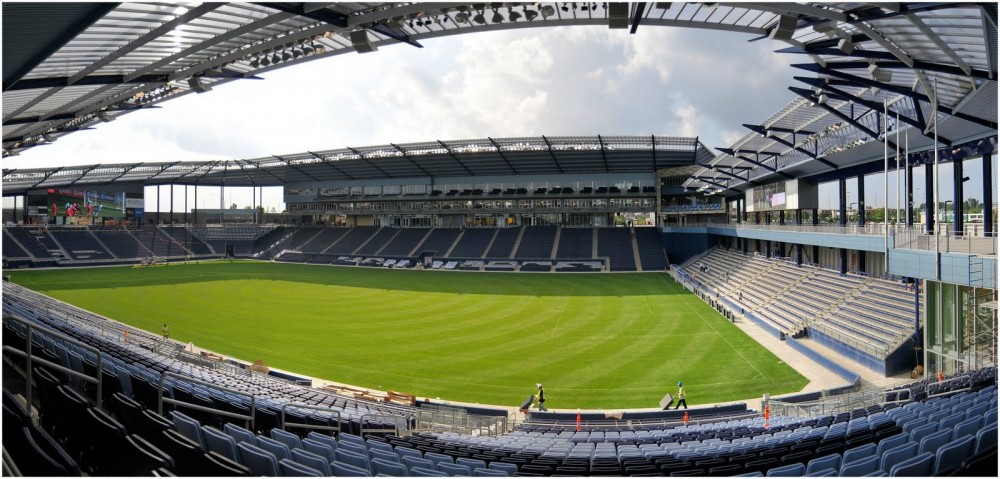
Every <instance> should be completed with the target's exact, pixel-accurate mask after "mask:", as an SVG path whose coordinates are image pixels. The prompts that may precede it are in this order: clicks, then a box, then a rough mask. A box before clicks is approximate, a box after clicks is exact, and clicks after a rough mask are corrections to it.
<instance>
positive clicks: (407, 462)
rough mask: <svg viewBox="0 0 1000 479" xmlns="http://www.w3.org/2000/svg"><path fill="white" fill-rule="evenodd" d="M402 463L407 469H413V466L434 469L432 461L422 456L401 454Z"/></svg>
mask: <svg viewBox="0 0 1000 479" xmlns="http://www.w3.org/2000/svg"><path fill="white" fill-rule="evenodd" d="M401 459H402V460H403V465H404V466H406V467H407V468H408V469H410V470H413V468H415V467H422V468H424V469H435V468H434V463H433V462H432V461H431V460H430V459H424V458H422V457H413V456H403V457H402V458H401Z"/></svg>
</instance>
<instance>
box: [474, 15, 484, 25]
mask: <svg viewBox="0 0 1000 479" xmlns="http://www.w3.org/2000/svg"><path fill="white" fill-rule="evenodd" d="M472 21H474V22H476V23H478V24H480V25H486V17H484V16H483V14H482V13H477V14H476V16H474V17H472Z"/></svg>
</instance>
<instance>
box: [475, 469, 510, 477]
mask: <svg viewBox="0 0 1000 479" xmlns="http://www.w3.org/2000/svg"><path fill="white" fill-rule="evenodd" d="M472 475H473V476H475V477H487V476H492V477H507V475H508V474H507V472H506V471H496V470H493V469H486V468H483V467H477V468H475V469H473V470H472Z"/></svg>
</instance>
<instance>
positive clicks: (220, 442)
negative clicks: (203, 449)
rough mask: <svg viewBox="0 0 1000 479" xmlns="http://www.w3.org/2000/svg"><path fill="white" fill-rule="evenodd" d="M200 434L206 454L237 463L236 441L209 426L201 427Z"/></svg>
mask: <svg viewBox="0 0 1000 479" xmlns="http://www.w3.org/2000/svg"><path fill="white" fill-rule="evenodd" d="M201 432H202V434H203V435H204V437H205V445H206V446H207V449H208V451H207V452H215V453H218V454H219V455H221V456H222V457H225V458H226V459H230V460H233V461H237V462H238V461H239V459H237V454H236V441H234V440H233V438H232V436H230V435H229V434H226V433H224V432H222V431H219V430H218V429H215V428H214V427H211V426H202V427H201Z"/></svg>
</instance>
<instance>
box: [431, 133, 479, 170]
mask: <svg viewBox="0 0 1000 479" xmlns="http://www.w3.org/2000/svg"><path fill="white" fill-rule="evenodd" d="M437 142H438V144H440V145H441V146H442V147H444V149H445V151H447V152H448V156H450V157H451V159H453V160H455V163H458V166H461V167H462V169H463V170H465V172H466V173H468V174H469V176H472V172H471V171H469V168H468V167H467V166H465V163H462V161H461V160H459V159H458V157H457V156H455V153H454V152H453V151H451V147H450V146H448V145H446V144H445V143H444V142H443V141H441V140H437Z"/></svg>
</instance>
